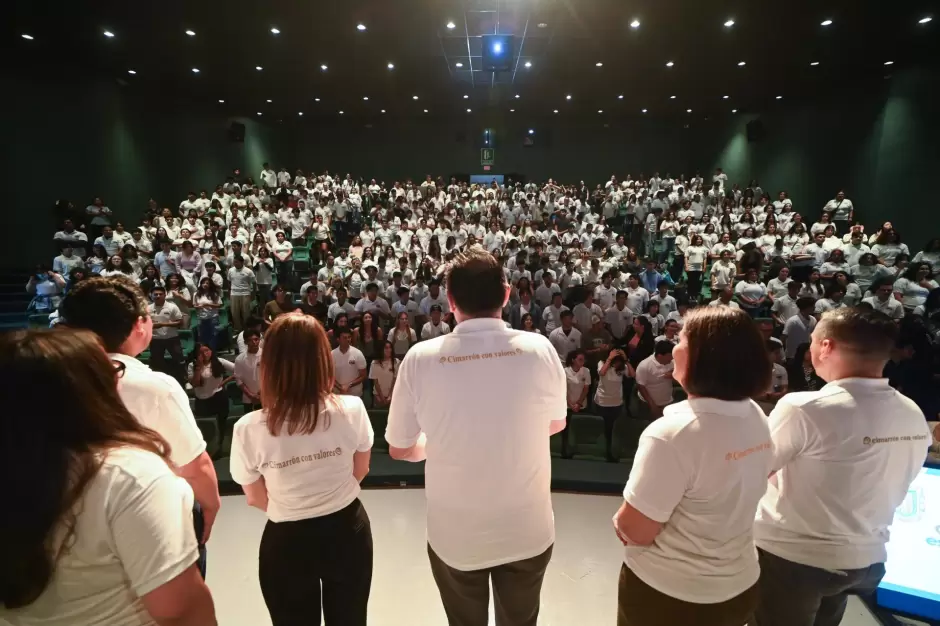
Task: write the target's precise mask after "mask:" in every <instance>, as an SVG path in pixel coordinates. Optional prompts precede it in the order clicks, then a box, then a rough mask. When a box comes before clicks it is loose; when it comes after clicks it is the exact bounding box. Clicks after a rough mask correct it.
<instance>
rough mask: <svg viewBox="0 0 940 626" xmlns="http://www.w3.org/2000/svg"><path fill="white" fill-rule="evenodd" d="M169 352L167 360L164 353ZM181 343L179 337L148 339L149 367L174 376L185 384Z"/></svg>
mask: <svg viewBox="0 0 940 626" xmlns="http://www.w3.org/2000/svg"><path fill="white" fill-rule="evenodd" d="M167 352H169V353H170V358H169V360H168V359H166V353H167ZM183 361H184V359H183V345H182V344H181V343H180V338H179V337H178V336H177V337H170V338H168V339H158V338H157V337H154V338H153V339H151V340H150V367H151V369H153V370H154V371H156V372H163V373H165V374H168V375H170V376H172V377H173V378H175V379H176V380H177V381H179V383H180V384H181V385H185V384H186V368H185V366H184V365H183Z"/></svg>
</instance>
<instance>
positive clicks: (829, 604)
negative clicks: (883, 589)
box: [751, 548, 885, 626]
mask: <svg viewBox="0 0 940 626" xmlns="http://www.w3.org/2000/svg"><path fill="white" fill-rule="evenodd" d="M757 555H758V557H759V558H760V580H759V581H758V583H757V586H758V588H759V589H760V602H759V603H758V606H757V611H756V612H755V614H754V619H753V620H752V621H751V625H752V626H839V624H840V623H841V622H842V616H843V615H844V614H845V607H846V604H847V603H848V596H849V594H850V593H851V594H870V593H874V591H875V588H876V587H877V586H878V583H880V582H881V579H882V578H883V577H884V575H885V566H884V563H875V564H874V565H870V566H868V567H863V568H861V569H849V570H836V571H829V570H824V569H820V568H818V567H810V566H809V565H801V564H800V563H794V562H793V561H788V560H787V559H784V558H781V557H779V556H776V555H774V554H771V553H770V552H766V551H764V550H761V549H760V548H758V549H757Z"/></svg>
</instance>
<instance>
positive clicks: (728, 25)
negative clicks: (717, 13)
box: [725, 20, 734, 28]
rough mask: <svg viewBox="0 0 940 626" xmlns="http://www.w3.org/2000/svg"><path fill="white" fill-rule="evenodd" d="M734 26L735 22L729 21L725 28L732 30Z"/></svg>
mask: <svg viewBox="0 0 940 626" xmlns="http://www.w3.org/2000/svg"><path fill="white" fill-rule="evenodd" d="M732 26H734V20H727V21H726V22H725V28H731V27H732Z"/></svg>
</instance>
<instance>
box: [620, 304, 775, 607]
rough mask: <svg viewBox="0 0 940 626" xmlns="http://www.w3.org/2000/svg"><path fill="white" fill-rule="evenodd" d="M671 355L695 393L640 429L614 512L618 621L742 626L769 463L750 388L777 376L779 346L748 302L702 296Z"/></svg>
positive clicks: (755, 390) (755, 570) (751, 598)
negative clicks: (723, 303) (711, 302)
mask: <svg viewBox="0 0 940 626" xmlns="http://www.w3.org/2000/svg"><path fill="white" fill-rule="evenodd" d="M728 346H734V349H733V350H729V349H728ZM673 358H674V361H675V370H674V372H673V377H674V378H675V380H676V381H677V382H678V383H679V384H680V385H682V387H683V389H685V391H686V393H687V394H688V400H686V401H685V402H680V403H678V404H672V405H669V406H667V407H666V408H665V410H664V412H663V417H661V418H659V419H657V420H656V421H655V422H653V423H652V424H651V425H650V426H649V427H647V429H646V430H645V431H644V432H643V435H642V436H641V437H640V442H639V449H638V450H637V453H636V457H635V460H634V463H633V470H632V471H631V473H630V479H629V481H628V482H627V485H626V488H625V489H624V502H623V504H622V505H621V507H620V510H619V511H618V512H617V514H616V515H615V516H614V520H613V521H614V529H615V532H616V534H617V537H618V538H619V539H620V540H621V541H622V542H623V544H624V545H625V546H626V553H625V557H624V565H623V567H622V568H621V570H620V584H619V598H618V605H619V609H618V618H617V624H618V626H675V625H676V624H691V623H696V624H708V625H709V626H744V625H745V624H747V622H748V620H749V618H750V617H751V615H752V613H753V611H754V609H755V608H756V606H757V602H758V590H757V579H758V576H759V574H760V569H759V566H758V563H757V553H756V550H755V549H754V538H753V530H752V529H753V525H754V515H755V513H756V511H757V505H758V502H759V501H760V498H761V497H762V496H763V495H764V491H765V490H766V489H767V475H768V473H769V471H770V466H771V462H772V445H771V439H770V430H769V428H768V425H767V419H766V417H765V416H764V412H763V411H762V410H761V409H760V407H759V406H757V404H756V403H755V402H754V401H753V400H751V398H752V397H753V396H757V395H759V394H761V393H764V392H765V391H766V389H767V387H768V386H769V385H770V382H771V362H770V357H769V355H768V352H767V349H766V348H765V345H764V340H763V338H762V337H761V334H760V332H759V331H758V330H757V327H756V326H755V325H754V323H753V322H752V321H751V319H750V318H749V317H748V316H747V314H746V313H744V312H743V311H741V310H739V309H731V308H728V307H705V308H701V309H697V310H695V311H693V312H691V313H690V314H689V316H688V318H687V320H686V322H685V324H684V325H683V328H682V331H681V334H680V341H679V345H677V346H676V347H675V348H674V349H673Z"/></svg>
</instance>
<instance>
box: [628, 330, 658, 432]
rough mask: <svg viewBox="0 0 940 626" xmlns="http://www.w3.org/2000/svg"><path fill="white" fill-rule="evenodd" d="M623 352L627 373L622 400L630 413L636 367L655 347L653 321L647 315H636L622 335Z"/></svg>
mask: <svg viewBox="0 0 940 626" xmlns="http://www.w3.org/2000/svg"><path fill="white" fill-rule="evenodd" d="M623 345H624V352H625V353H626V355H627V375H626V376H625V377H624V379H623V400H624V404H625V405H626V407H627V413H628V414H630V413H631V412H630V400H631V398H632V397H633V389H634V388H635V387H636V368H637V367H639V366H640V363H642V362H643V360H644V359H645V358H646V357H648V356H650V355H651V354H653V350H654V349H655V347H656V336H655V334H654V333H653V323H652V322H650V320H649V318H648V317H645V316H643V315H637V316H636V317H634V318H633V324H631V325H630V328H628V329H627V332H626V333H625V334H624V336H623Z"/></svg>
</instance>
